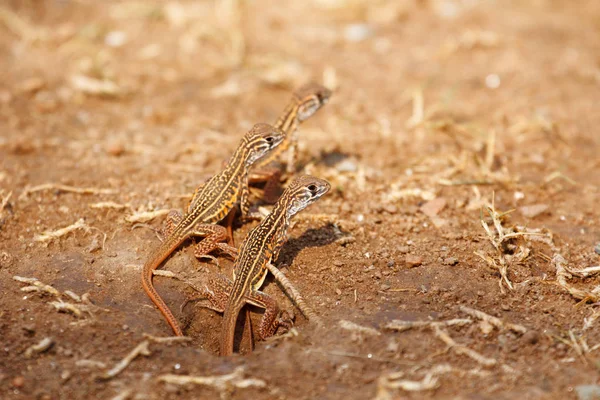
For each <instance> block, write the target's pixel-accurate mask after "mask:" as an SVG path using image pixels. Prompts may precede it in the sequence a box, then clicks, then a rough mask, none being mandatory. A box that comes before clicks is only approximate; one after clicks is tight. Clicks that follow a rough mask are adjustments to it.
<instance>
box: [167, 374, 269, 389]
mask: <svg viewBox="0 0 600 400" xmlns="http://www.w3.org/2000/svg"><path fill="white" fill-rule="evenodd" d="M158 381H159V382H165V383H170V384H173V385H188V384H190V383H191V384H194V385H204V386H212V387H214V388H215V389H217V390H218V391H219V392H221V394H224V393H225V392H227V391H228V390H230V389H231V388H239V389H244V388H248V387H259V388H262V387H266V386H267V383H266V382H265V381H263V380H261V379H253V378H249V379H245V378H244V367H238V368H236V369H235V370H234V371H233V372H232V373H230V374H227V375H216V376H191V375H173V374H166V375H161V376H159V377H158Z"/></svg>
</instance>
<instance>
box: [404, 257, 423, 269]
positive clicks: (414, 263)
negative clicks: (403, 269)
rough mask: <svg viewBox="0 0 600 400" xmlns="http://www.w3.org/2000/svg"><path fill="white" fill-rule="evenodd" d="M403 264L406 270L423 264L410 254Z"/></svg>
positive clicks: (420, 259)
mask: <svg viewBox="0 0 600 400" xmlns="http://www.w3.org/2000/svg"><path fill="white" fill-rule="evenodd" d="M404 262H405V263H406V266H407V267H408V268H414V267H418V266H419V265H421V264H423V258H421V257H419V256H415V255H412V254H408V255H407V256H406V259H405V261H404Z"/></svg>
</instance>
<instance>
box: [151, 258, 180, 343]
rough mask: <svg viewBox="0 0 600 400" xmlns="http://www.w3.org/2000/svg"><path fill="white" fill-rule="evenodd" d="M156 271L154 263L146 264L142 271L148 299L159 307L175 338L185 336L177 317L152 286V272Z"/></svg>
mask: <svg viewBox="0 0 600 400" xmlns="http://www.w3.org/2000/svg"><path fill="white" fill-rule="evenodd" d="M155 269H156V267H155V263H153V262H147V263H146V264H144V268H143V269H142V286H143V287H144V291H145V292H146V294H147V295H148V297H150V300H152V302H153V303H154V304H155V305H156V307H158V310H159V311H160V312H161V314H162V315H163V317H164V318H165V319H166V320H167V323H168V324H169V325H170V326H171V329H173V333H175V336H183V331H182V330H181V328H180V327H179V324H178V323H177V320H176V319H175V316H174V315H173V313H172V312H171V310H170V309H169V307H168V306H167V303H165V302H164V300H163V299H162V298H161V297H160V295H159V294H158V292H157V291H156V289H155V288H154V285H153V284H152V272H153V271H154V270H155Z"/></svg>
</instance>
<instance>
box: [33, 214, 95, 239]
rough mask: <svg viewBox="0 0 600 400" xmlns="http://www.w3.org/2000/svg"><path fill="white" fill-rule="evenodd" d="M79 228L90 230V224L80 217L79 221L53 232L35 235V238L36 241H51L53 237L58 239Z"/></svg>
mask: <svg viewBox="0 0 600 400" xmlns="http://www.w3.org/2000/svg"><path fill="white" fill-rule="evenodd" d="M77 229H85V230H86V231H87V230H89V226H87V225H86V223H85V221H84V220H83V218H80V219H79V220H78V221H77V222H75V223H74V224H71V225H69V226H66V227H64V228H61V229H58V230H56V231H52V232H43V233H42V234H40V235H37V234H36V235H35V236H34V237H33V240H34V241H36V242H49V241H50V240H53V239H58V238H60V237H61V236H64V235H66V234H68V233H70V232H73V231H76V230H77Z"/></svg>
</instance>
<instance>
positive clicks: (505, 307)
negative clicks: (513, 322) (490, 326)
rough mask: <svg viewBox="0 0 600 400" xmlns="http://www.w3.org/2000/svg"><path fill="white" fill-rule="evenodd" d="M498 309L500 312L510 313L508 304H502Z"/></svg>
mask: <svg viewBox="0 0 600 400" xmlns="http://www.w3.org/2000/svg"><path fill="white" fill-rule="evenodd" d="M500 308H501V309H502V311H510V306H509V305H508V304H502V305H500Z"/></svg>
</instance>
